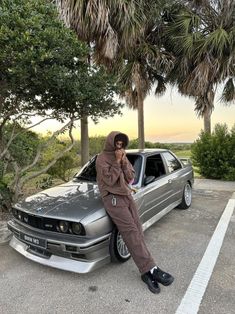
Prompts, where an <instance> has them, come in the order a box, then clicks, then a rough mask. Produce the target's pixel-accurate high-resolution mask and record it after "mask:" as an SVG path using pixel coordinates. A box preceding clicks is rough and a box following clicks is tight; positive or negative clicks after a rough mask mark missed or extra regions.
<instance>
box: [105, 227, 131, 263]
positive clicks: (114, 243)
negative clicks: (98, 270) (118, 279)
mask: <svg viewBox="0 0 235 314" xmlns="http://www.w3.org/2000/svg"><path fill="white" fill-rule="evenodd" d="M109 251H110V255H111V261H112V262H121V263H124V262H126V261H127V260H128V259H129V258H130V257H131V254H130V253H129V251H128V248H127V246H126V244H125V242H124V241H123V238H122V236H121V234H120V233H119V231H118V229H117V227H116V226H114V228H113V231H112V234H111V238H110V244H109Z"/></svg>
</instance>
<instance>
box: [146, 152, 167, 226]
mask: <svg viewBox="0 0 235 314" xmlns="http://www.w3.org/2000/svg"><path fill="white" fill-rule="evenodd" d="M165 167H166V164H165V163H164V162H163V160H162V157H161V154H159V153H158V154H154V155H151V156H148V157H147V158H146V164H145V173H144V176H145V179H144V180H146V178H147V177H150V176H154V181H153V182H151V183H149V184H147V185H144V186H143V194H144V212H143V213H142V217H141V220H142V222H143V223H145V222H146V221H148V220H149V219H151V218H152V217H153V216H155V215H156V214H158V213H159V212H160V211H162V210H163V209H164V208H166V207H167V206H168V205H169V204H170V202H171V194H172V190H171V188H172V185H171V182H169V179H168V174H167V171H166V168H165Z"/></svg>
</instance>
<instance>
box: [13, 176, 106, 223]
mask: <svg viewBox="0 0 235 314" xmlns="http://www.w3.org/2000/svg"><path fill="white" fill-rule="evenodd" d="M15 208H17V209H19V210H23V211H24V212H27V213H29V214H33V215H37V216H42V217H48V218H56V219H66V220H71V221H80V220H81V219H83V218H84V217H85V216H87V215H88V214H90V213H91V212H93V211H95V210H98V209H102V208H103V204H102V201H101V197H100V192H99V189H98V186H97V184H96V183H95V182H94V183H93V182H86V181H78V180H73V181H70V182H68V183H65V184H61V185H59V186H56V187H53V188H50V189H47V190H44V191H42V192H40V193H37V194H35V195H32V196H30V197H27V198H26V199H25V200H23V201H21V202H19V203H17V204H15ZM104 214H105V210H104Z"/></svg>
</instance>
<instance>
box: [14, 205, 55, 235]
mask: <svg viewBox="0 0 235 314" xmlns="http://www.w3.org/2000/svg"><path fill="white" fill-rule="evenodd" d="M13 215H14V217H15V218H16V219H17V220H19V221H22V222H23V223H25V224H27V225H29V226H32V227H34V228H37V229H42V230H49V231H57V225H58V220H57V219H51V218H44V217H39V216H34V215H30V214H27V213H25V212H23V211H20V210H18V209H15V208H14V209H13Z"/></svg>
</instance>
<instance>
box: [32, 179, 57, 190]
mask: <svg viewBox="0 0 235 314" xmlns="http://www.w3.org/2000/svg"><path fill="white" fill-rule="evenodd" d="M52 185H53V181H52V176H47V177H43V178H42V179H40V180H38V181H37V182H36V188H37V189H42V190H45V189H49V188H50V187H52Z"/></svg>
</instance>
